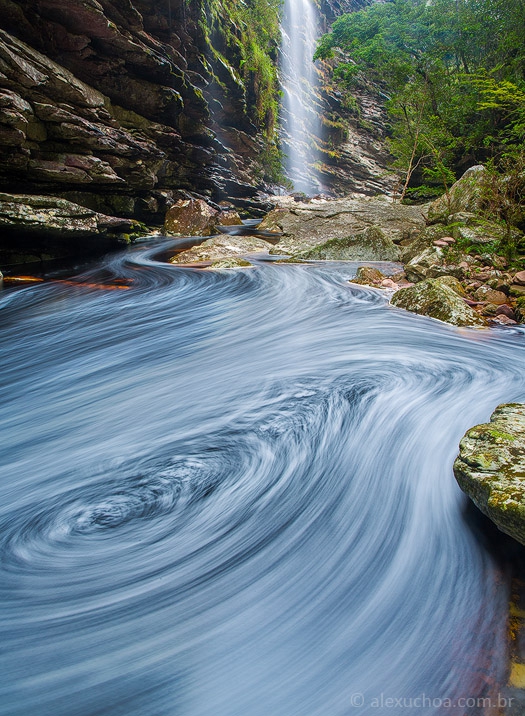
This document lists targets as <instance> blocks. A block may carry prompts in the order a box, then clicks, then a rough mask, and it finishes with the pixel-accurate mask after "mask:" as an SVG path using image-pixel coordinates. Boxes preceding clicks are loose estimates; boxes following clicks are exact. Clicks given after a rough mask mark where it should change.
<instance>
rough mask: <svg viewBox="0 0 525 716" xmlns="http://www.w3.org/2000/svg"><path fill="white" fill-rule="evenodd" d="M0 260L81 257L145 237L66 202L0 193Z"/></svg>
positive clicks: (130, 225)
mask: <svg viewBox="0 0 525 716" xmlns="http://www.w3.org/2000/svg"><path fill="white" fill-rule="evenodd" d="M0 230H1V232H2V246H1V251H0V258H1V260H2V263H3V264H4V265H8V264H10V263H19V262H25V261H26V258H25V257H29V258H27V261H28V262H29V261H34V260H42V259H46V260H47V259H54V258H64V257H70V256H85V255H88V254H95V253H99V252H101V251H108V250H110V249H115V248H118V247H119V246H122V245H125V244H127V243H128V242H129V241H130V239H131V238H132V236H133V235H137V234H141V233H145V232H144V231H143V230H142V228H141V226H140V225H139V224H138V223H137V222H136V221H132V220H129V219H122V218H118V217H115V216H107V215H105V214H100V213H97V212H95V211H92V210H91V209H86V208H85V207H83V206H79V205H78V204H74V203H72V202H70V201H67V200H65V199H58V198H56V197H47V196H30V195H13V194H0Z"/></svg>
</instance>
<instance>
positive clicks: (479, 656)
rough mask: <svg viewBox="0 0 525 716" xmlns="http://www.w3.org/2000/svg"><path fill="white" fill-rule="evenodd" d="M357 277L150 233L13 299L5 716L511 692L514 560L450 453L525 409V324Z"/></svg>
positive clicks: (189, 712)
mask: <svg viewBox="0 0 525 716" xmlns="http://www.w3.org/2000/svg"><path fill="white" fill-rule="evenodd" d="M355 269H356V266H355V265H353V264H346V265H344V264H326V265H322V264H314V265H310V266H306V265H301V266H293V265H277V264H275V263H273V264H272V263H268V262H265V263H263V262H261V263H260V264H259V265H257V266H256V268H253V269H248V270H244V271H221V272H207V271H197V270H191V269H183V268H179V267H176V266H170V265H167V264H162V263H160V262H158V261H157V260H156V258H155V250H154V249H152V248H150V247H147V246H143V247H138V248H136V249H134V250H133V251H131V252H129V253H124V254H121V255H117V256H113V257H111V258H109V259H107V261H106V262H105V264H104V265H103V266H99V267H98V268H96V269H93V270H92V271H91V272H90V273H88V274H85V275H83V276H82V277H81V278H80V279H79V285H75V283H74V282H73V283H45V284H40V285H37V286H33V287H29V288H25V289H23V290H16V291H9V292H7V291H5V292H4V293H3V294H0V309H1V312H0V315H1V316H2V348H1V354H0V370H1V372H0V375H1V392H0V395H1V405H2V410H1V413H0V424H1V435H2V445H1V457H2V459H1V468H0V529H1V533H0V534H1V537H0V548H1V553H0V554H1V563H0V570H1V573H0V590H1V596H0V604H1V611H0V644H1V645H2V651H3V653H4V657H3V665H2V669H1V671H0V682H1V684H0V713H1V714H3V715H5V716H22V715H24V716H27V714H30V713H31V714H36V715H37V716H96V715H99V714H103V715H104V716H120V715H122V716H237V715H239V716H241V715H242V716H268V715H269V714H271V715H272V716H348V715H352V714H355V715H356V716H360V715H361V714H367V715H368V714H376V715H378V716H381V715H383V714H392V713H396V710H395V709H393V708H390V707H387V706H386V705H385V703H386V702H385V699H388V698H393V699H395V698H403V699H416V698H420V697H421V696H422V695H423V694H424V695H425V698H426V699H427V700H426V701H423V702H422V704H421V707H420V708H414V709H413V710H412V711H407V710H406V704H405V710H404V711H403V713H414V714H418V716H419V715H420V714H425V715H427V714H428V715H430V714H433V715H435V716H437V715H438V714H442V713H443V711H442V706H441V705H440V702H441V701H443V700H444V699H451V700H452V699H456V700H457V699H459V698H465V697H477V696H479V695H482V694H486V693H489V692H490V693H494V692H497V690H498V685H499V684H500V683H501V680H502V679H503V678H504V672H505V668H506V658H507V656H506V618H507V597H508V579H507V576H506V574H505V570H504V568H502V566H501V565H500V564H499V563H498V562H497V561H495V559H494V557H493V556H491V554H490V553H489V552H488V551H487V550H486V549H485V547H483V546H482V544H481V543H480V541H479V540H478V539H477V537H476V535H475V533H474V531H473V530H472V529H471V527H470V524H469V521H468V520H467V519H466V517H465V509H466V503H467V500H466V498H465V497H464V496H463V495H462V493H461V492H460V491H459V489H458V487H457V486H456V483H455V480H454V477H453V473H452V463H453V460H454V457H455V455H456V453H457V446H458V442H459V440H460V438H461V437H462V435H463V433H464V432H465V430H466V429H467V428H468V427H470V426H471V425H474V424H475V423H477V422H480V421H484V420H486V419H487V418H488V417H489V415H490V413H491V412H492V410H493V409H494V407H495V406H496V405H497V404H498V403H501V402H504V401H511V400H512V401H516V400H521V401H523V400H525V379H524V376H523V370H522V365H523V348H524V345H525V333H524V331H523V329H501V330H498V329H492V330H481V331H480V330H473V329H472V330H470V329H456V328H453V327H450V326H446V325H444V324H440V323H439V322H437V321H433V320H430V319H426V318H423V317H419V316H415V315H411V314H408V313H405V312H403V311H401V310H397V309H392V308H390V307H389V306H388V305H387V300H386V298H385V296H384V295H381V293H380V292H379V291H374V290H372V289H370V290H367V289H364V288H361V287H358V286H354V287H352V286H350V285H349V284H348V283H347V279H348V278H349V277H351V276H352V275H353V273H355ZM115 279H119V280H120V281H121V282H120V283H118V282H117V283H116V285H115V290H109V288H108V289H103V288H99V287H97V286H96V283H97V282H101V283H103V284H105V285H107V286H109V285H110V284H114V283H115ZM82 282H83V283H84V284H85V285H81V283H82ZM126 282H129V287H126ZM117 286H120V288H117ZM381 698H382V699H383V701H381V700H380V699H381ZM399 712H400V711H399V709H398V710H397V713H399ZM447 713H450V714H452V713H462V714H465V713H467V711H466V710H463V711H461V710H460V711H454V710H450V711H447ZM468 713H470V712H468ZM472 713H476V714H477V713H479V712H478V711H472Z"/></svg>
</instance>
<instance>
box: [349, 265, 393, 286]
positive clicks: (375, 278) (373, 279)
mask: <svg viewBox="0 0 525 716" xmlns="http://www.w3.org/2000/svg"><path fill="white" fill-rule="evenodd" d="M385 278H386V276H385V274H384V273H382V272H381V271H380V270H379V269H377V268H375V267H374V266H360V267H359V268H358V269H357V273H356V275H355V278H353V279H352V283H358V284H361V285H362V286H379V284H380V283H381V281H383V279H385Z"/></svg>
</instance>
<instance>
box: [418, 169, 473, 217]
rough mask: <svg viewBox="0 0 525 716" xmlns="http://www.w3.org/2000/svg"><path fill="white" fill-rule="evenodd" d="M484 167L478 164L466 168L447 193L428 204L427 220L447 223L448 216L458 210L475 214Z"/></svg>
mask: <svg viewBox="0 0 525 716" xmlns="http://www.w3.org/2000/svg"><path fill="white" fill-rule="evenodd" d="M484 175H485V167H483V166H481V165H478V166H475V167H471V168H470V169H467V171H466V172H465V173H464V174H463V176H462V177H461V179H459V180H458V181H457V182H456V183H455V184H453V185H452V186H451V188H450V189H449V191H448V194H444V195H443V196H440V197H439V199H436V200H435V201H433V202H432V204H430V206H429V208H428V221H429V223H431V224H437V223H438V222H441V223H443V224H447V223H448V221H449V217H450V216H451V215H453V214H457V213H458V212H468V213H472V214H475V213H476V212H478V211H479V210H480V209H481V206H482V182H483V179H484Z"/></svg>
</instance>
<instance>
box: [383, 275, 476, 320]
mask: <svg viewBox="0 0 525 716" xmlns="http://www.w3.org/2000/svg"><path fill="white" fill-rule="evenodd" d="M390 303H391V305H392V306H396V307H397V308H404V309H405V310H406V311H411V312H412V313H419V314H421V315H424V316H430V318H437V319H438V320H439V321H444V322H445V323H451V324H452V325H454V326H483V325H485V321H484V319H483V318H482V317H481V316H479V315H478V314H477V313H476V312H475V311H473V310H472V308H470V307H469V306H468V305H467V304H466V303H465V302H464V301H463V300H462V299H461V298H460V297H459V296H458V295H457V293H456V292H455V291H454V290H453V289H452V288H450V286H447V285H446V283H443V282H442V280H441V279H426V280H425V281H421V282H420V283H417V284H416V285H415V286H410V287H408V288H402V289H400V290H399V291H398V292H397V293H396V294H394V296H393V297H392V299H391V301H390Z"/></svg>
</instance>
